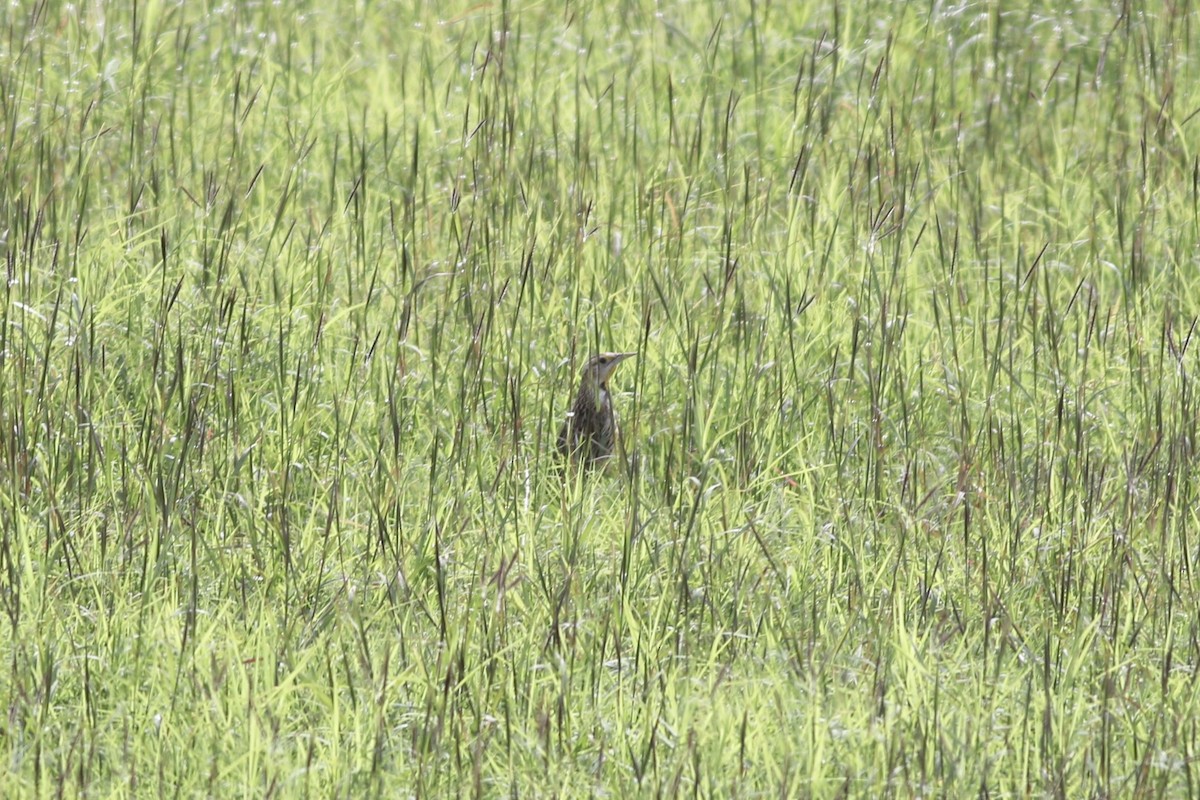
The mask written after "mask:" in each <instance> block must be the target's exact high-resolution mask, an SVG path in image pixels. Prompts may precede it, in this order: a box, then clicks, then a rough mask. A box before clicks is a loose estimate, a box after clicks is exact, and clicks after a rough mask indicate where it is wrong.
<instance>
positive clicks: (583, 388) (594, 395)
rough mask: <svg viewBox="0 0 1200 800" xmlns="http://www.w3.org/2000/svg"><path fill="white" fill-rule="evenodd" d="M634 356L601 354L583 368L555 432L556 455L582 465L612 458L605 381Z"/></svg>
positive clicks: (613, 426)
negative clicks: (576, 461)
mask: <svg viewBox="0 0 1200 800" xmlns="http://www.w3.org/2000/svg"><path fill="white" fill-rule="evenodd" d="M635 355H637V353H600V354H599V355H594V356H592V357H591V358H589V359H588V361H587V363H586V364H584V365H583V372H582V374H581V375H580V379H579V391H578V392H576V394H575V402H574V404H573V405H572V406H571V411H570V412H569V413H568V414H567V418H566V420H565V421H564V422H563V424H562V428H561V429H559V432H558V452H559V453H560V454H562V455H563V456H564V457H568V458H572V459H577V460H579V461H582V462H583V463H585V464H590V463H594V462H597V461H601V460H604V459H607V458H609V457H610V456H612V454H613V452H614V451H615V450H616V444H617V420H616V415H615V414H614V413H613V407H612V397H611V396H610V395H609V392H608V379H609V377H610V376H611V375H612V374H613V370H615V369H616V368H617V365H618V364H620V363H621V362H622V361H624V360H625V359H627V358H631V357H632V356H635Z"/></svg>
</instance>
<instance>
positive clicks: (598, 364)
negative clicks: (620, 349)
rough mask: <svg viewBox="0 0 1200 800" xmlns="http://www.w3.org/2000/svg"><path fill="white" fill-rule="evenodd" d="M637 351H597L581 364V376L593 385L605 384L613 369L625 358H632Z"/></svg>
mask: <svg viewBox="0 0 1200 800" xmlns="http://www.w3.org/2000/svg"><path fill="white" fill-rule="evenodd" d="M636 355H637V353H598V354H597V355H594V356H592V357H591V358H589V359H588V360H587V363H586V364H584V365H583V378H584V380H585V381H590V382H591V383H592V384H594V385H595V386H607V385H608V377H609V376H610V375H612V374H613V370H615V369H616V368H617V365H618V364H620V363H621V362H622V361H624V360H625V359H627V358H633V357H634V356H636Z"/></svg>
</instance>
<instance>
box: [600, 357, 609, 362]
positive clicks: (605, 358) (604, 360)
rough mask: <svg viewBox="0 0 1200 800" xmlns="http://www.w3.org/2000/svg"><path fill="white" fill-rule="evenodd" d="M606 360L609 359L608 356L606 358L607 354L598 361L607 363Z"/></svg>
mask: <svg viewBox="0 0 1200 800" xmlns="http://www.w3.org/2000/svg"><path fill="white" fill-rule="evenodd" d="M608 361H609V358H608V356H605V357H604V358H602V359H600V363H601V364H607V363H608Z"/></svg>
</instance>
